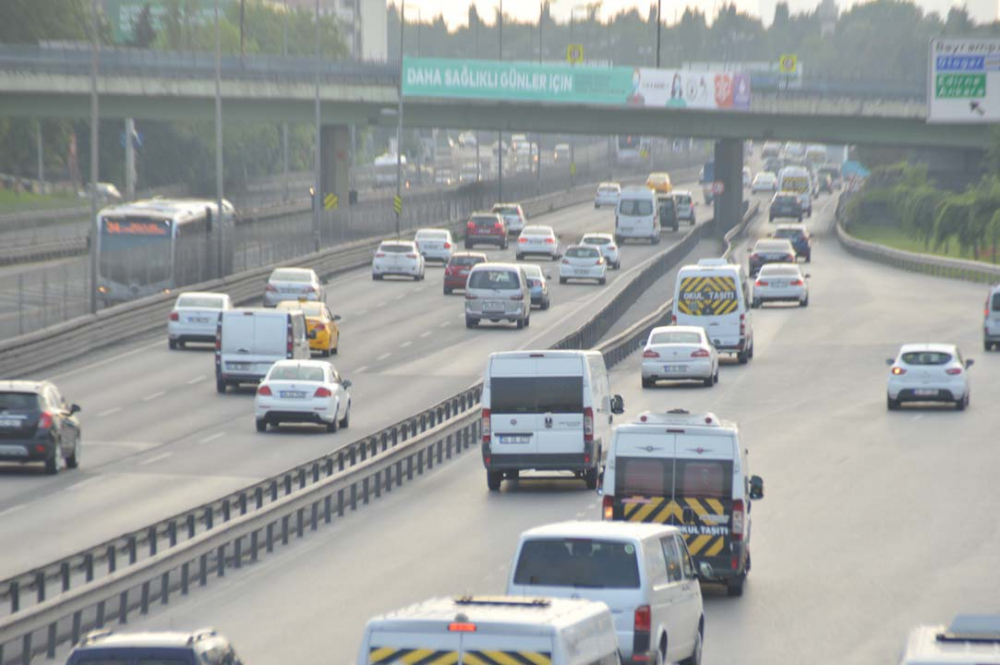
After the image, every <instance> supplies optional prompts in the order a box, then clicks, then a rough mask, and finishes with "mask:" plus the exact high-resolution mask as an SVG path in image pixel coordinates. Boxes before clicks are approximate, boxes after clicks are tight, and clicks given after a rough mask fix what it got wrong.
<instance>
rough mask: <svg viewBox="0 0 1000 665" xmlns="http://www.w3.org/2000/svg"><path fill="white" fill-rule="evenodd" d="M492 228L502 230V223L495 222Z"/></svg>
mask: <svg viewBox="0 0 1000 665" xmlns="http://www.w3.org/2000/svg"><path fill="white" fill-rule="evenodd" d="M493 228H495V229H502V228H503V222H496V223H495V224H493Z"/></svg>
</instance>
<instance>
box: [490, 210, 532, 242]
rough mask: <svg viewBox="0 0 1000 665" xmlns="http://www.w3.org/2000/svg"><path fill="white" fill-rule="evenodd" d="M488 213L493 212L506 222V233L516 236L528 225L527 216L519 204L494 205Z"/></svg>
mask: <svg viewBox="0 0 1000 665" xmlns="http://www.w3.org/2000/svg"><path fill="white" fill-rule="evenodd" d="M490 212H494V213H496V214H498V215H500V216H501V217H503V218H504V221H505V222H507V233H510V234H513V235H517V234H518V233H520V232H521V231H522V230H523V229H524V225H525V224H527V223H528V216H527V215H525V214H524V209H523V208H521V204H519V203H494V204H493V208H492V209H491V210H490Z"/></svg>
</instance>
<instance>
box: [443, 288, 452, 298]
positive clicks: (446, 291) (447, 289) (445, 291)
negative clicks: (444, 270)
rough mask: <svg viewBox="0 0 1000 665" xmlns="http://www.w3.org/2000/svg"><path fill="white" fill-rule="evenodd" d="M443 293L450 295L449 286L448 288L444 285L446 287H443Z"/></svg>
mask: <svg viewBox="0 0 1000 665" xmlns="http://www.w3.org/2000/svg"><path fill="white" fill-rule="evenodd" d="M444 294H445V295H446V296H450V295H451V289H449V288H448V287H447V286H446V287H444Z"/></svg>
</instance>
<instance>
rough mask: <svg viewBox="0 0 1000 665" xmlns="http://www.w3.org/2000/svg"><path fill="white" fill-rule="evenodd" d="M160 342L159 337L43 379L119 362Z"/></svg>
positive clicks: (70, 374)
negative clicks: (129, 349)
mask: <svg viewBox="0 0 1000 665" xmlns="http://www.w3.org/2000/svg"><path fill="white" fill-rule="evenodd" d="M162 344H163V340H162V339H160V340H158V341H156V342H150V343H149V344H143V345H142V346H137V347H136V348H134V349H132V350H131V351H126V352H124V353H116V354H114V355H112V356H111V357H110V358H105V359H104V360H98V361H97V362H94V363H90V364H89V365H84V366H83V367H77V368H76V369H72V370H70V371H68V372H63V373H62V374H56V375H54V376H53V377H51V378H49V379H45V380H46V381H55V380H56V379H65V378H66V377H67V376H73V375H74V374H80V373H82V372H89V371H90V370H92V369H94V368H95V367H100V366H101V365H110V364H111V363H119V362H121V359H122V358H128V357H129V356H134V355H136V354H138V353H142V352H144V351H146V350H147V349H152V348H154V347H157V346H160V345H162Z"/></svg>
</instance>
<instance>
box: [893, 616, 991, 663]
mask: <svg viewBox="0 0 1000 665" xmlns="http://www.w3.org/2000/svg"><path fill="white" fill-rule="evenodd" d="M902 662H903V663H904V664H905V665H938V664H940V665H959V664H960V663H968V664H970V665H971V664H973V663H974V664H976V665H988V664H996V663H1000V616H984V615H958V616H956V617H955V619H954V620H953V621H952V622H951V625H950V626H947V627H946V626H943V625H941V626H918V627H917V628H914V629H913V630H912V631H910V635H909V638H908V639H907V642H906V652H905V656H904V657H903V661H902Z"/></svg>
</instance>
